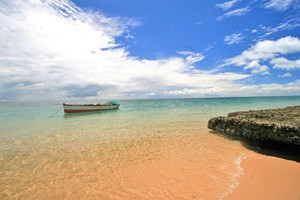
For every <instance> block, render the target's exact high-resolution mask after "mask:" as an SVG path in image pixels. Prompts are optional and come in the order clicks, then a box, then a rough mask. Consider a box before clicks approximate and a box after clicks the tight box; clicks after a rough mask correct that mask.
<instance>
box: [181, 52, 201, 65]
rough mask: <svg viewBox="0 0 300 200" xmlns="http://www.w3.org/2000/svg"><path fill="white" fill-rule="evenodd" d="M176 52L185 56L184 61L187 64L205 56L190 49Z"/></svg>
mask: <svg viewBox="0 0 300 200" xmlns="http://www.w3.org/2000/svg"><path fill="white" fill-rule="evenodd" d="M177 53H178V54H181V55H184V56H186V61H187V63H188V64H193V63H196V62H199V61H201V60H203V59H204V58H205V57H204V56H203V55H202V54H201V53H196V52H191V51H178V52H177Z"/></svg>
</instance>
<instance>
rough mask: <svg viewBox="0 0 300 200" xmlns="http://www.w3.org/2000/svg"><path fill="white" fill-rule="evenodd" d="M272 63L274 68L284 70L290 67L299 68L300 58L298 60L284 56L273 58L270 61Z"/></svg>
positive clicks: (290, 68)
mask: <svg viewBox="0 0 300 200" xmlns="http://www.w3.org/2000/svg"><path fill="white" fill-rule="evenodd" d="M270 63H271V64H272V65H273V68H274V69H284V70H292V69H300V59H299V60H288V59H286V58H283V57H280V58H274V59H272V60H271V61H270Z"/></svg>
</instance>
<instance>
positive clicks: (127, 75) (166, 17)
mask: <svg viewBox="0 0 300 200" xmlns="http://www.w3.org/2000/svg"><path fill="white" fill-rule="evenodd" d="M0 23H1V24H3V26H2V27H1V28H0V30H1V31H0V35H1V38H2V40H1V41H0V70H1V71H0V77H1V79H0V100H1V101H10V100H33V99H41V100H43V99H58V100H65V99H91V100H94V99H101V98H102V99H128V98H134V99H135V98H191V97H223V96H266V95H300V72H299V70H300V2H299V0H261V1H258V0H250V1H246V0H231V1H222V0H211V1H199V0H159V1H158V0H101V1H95V0H93V1H92V0H73V1H64V0H43V1H42V0H27V1H21V0H15V1H13V2H11V1H9V0H4V1H1V2H0Z"/></svg>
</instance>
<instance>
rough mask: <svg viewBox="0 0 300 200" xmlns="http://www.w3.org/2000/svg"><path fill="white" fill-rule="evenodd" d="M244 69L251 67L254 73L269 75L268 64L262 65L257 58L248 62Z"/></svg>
mask: <svg viewBox="0 0 300 200" xmlns="http://www.w3.org/2000/svg"><path fill="white" fill-rule="evenodd" d="M244 69H251V73H253V74H263V75H267V74H270V73H269V68H268V66H266V65H261V64H259V62H258V61H257V60H253V61H251V62H250V63H248V64H247V65H246V66H245V67H244Z"/></svg>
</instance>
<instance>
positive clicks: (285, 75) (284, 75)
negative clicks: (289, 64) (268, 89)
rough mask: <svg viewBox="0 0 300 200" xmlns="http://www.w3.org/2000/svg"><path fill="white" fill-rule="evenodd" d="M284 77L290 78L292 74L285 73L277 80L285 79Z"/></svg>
mask: <svg viewBox="0 0 300 200" xmlns="http://www.w3.org/2000/svg"><path fill="white" fill-rule="evenodd" d="M286 77H292V74H291V73H285V74H282V75H279V78H286Z"/></svg>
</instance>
